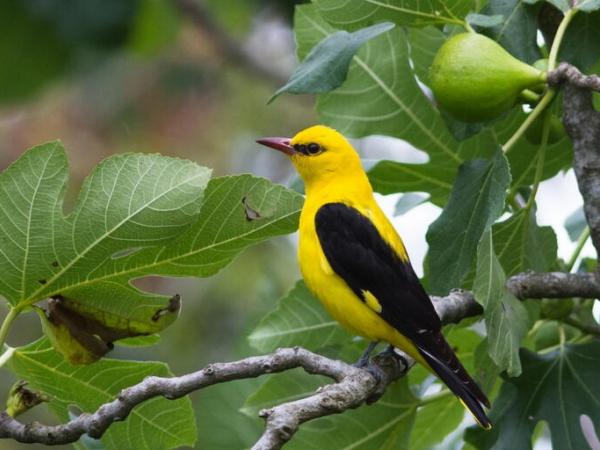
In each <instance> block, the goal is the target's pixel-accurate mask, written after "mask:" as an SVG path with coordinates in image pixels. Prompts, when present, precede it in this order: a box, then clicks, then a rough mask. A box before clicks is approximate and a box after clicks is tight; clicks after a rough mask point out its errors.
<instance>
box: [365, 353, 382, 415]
mask: <svg viewBox="0 0 600 450" xmlns="http://www.w3.org/2000/svg"><path fill="white" fill-rule="evenodd" d="M363 369H364V370H366V371H367V372H369V374H370V375H371V376H372V377H373V378H374V379H375V382H376V384H375V388H374V389H373V392H371V394H370V395H369V397H368V398H367V400H366V402H367V404H368V405H370V404H371V403H375V402H376V401H377V400H379V399H380V398H381V396H382V395H383V394H384V393H385V390H386V388H387V385H388V382H387V375H386V373H385V372H384V371H383V369H382V368H381V367H379V366H378V365H377V364H375V363H371V364H368V365H366V366H364V367H363Z"/></svg>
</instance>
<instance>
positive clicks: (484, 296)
mask: <svg viewBox="0 0 600 450" xmlns="http://www.w3.org/2000/svg"><path fill="white" fill-rule="evenodd" d="M505 282H506V276H505V274H504V270H502V266H501V265H500V262H499V261H498V258H497V257H496V254H495V253H494V246H493V240H492V233H491V231H487V232H486V233H484V235H483V237H482V238H481V242H480V243H479V247H478V249H477V272H476V276H475V282H474V284H473V294H474V295H475V299H476V300H477V301H478V302H479V303H481V305H482V306H483V309H484V317H485V325H486V329H487V347H488V352H489V354H490V356H491V357H492V360H493V361H494V363H495V364H496V366H498V368H499V369H500V370H505V369H506V371H507V373H508V374H509V375H510V376H513V377H515V376H519V375H520V374H521V362H520V360H519V346H520V344H521V341H522V340H523V338H524V337H525V334H526V333H527V329H528V326H527V325H528V315H527V310H526V309H525V307H524V306H523V305H522V304H521V302H519V300H517V299H516V298H515V297H514V296H513V295H512V294H510V293H509V292H508V291H507V290H506V288H505V287H504V285H505Z"/></svg>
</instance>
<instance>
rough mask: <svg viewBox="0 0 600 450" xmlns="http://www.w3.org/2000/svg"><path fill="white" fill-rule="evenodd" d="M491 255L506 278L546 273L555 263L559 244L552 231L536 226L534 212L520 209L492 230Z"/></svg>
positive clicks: (548, 228) (547, 227)
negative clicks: (493, 253)
mask: <svg viewBox="0 0 600 450" xmlns="http://www.w3.org/2000/svg"><path fill="white" fill-rule="evenodd" d="M492 233H493V240H494V251H495V253H496V255H497V257H498V259H499V260H500V263H501V264H502V267H503V268H504V271H505V273H506V276H509V277H510V276H512V275H515V274H517V273H519V272H525V271H528V270H534V271H537V272H546V271H548V270H550V268H551V267H552V265H553V264H554V262H555V261H556V252H557V248H558V244H557V241H556V235H555V234H554V230H553V229H552V227H549V226H545V227H540V226H538V224H537V223H536V219H535V209H534V208H531V209H530V210H526V209H522V210H519V211H517V212H516V213H515V214H513V215H512V216H511V217H510V218H509V219H507V220H505V221H503V222H499V223H497V224H495V225H494V226H493V227H492Z"/></svg>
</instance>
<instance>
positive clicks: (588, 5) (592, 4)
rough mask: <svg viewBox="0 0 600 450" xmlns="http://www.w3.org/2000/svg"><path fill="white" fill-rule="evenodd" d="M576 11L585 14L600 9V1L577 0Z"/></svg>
mask: <svg viewBox="0 0 600 450" xmlns="http://www.w3.org/2000/svg"><path fill="white" fill-rule="evenodd" d="M575 9H578V10H579V11H583V12H591V11H596V10H598V9H600V0H577V1H576V2H575Z"/></svg>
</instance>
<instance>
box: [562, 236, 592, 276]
mask: <svg viewBox="0 0 600 450" xmlns="http://www.w3.org/2000/svg"><path fill="white" fill-rule="evenodd" d="M589 237H590V227H588V226H586V227H585V228H584V230H583V231H582V232H581V234H580V235H579V239H577V246H576V247H575V250H573V254H572V255H571V257H570V258H569V262H567V269H568V271H569V272H572V271H573V268H574V267H575V263H576V262H577V260H578V259H579V254H580V253H581V250H583V246H584V245H585V243H586V242H587V240H588V239H589Z"/></svg>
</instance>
